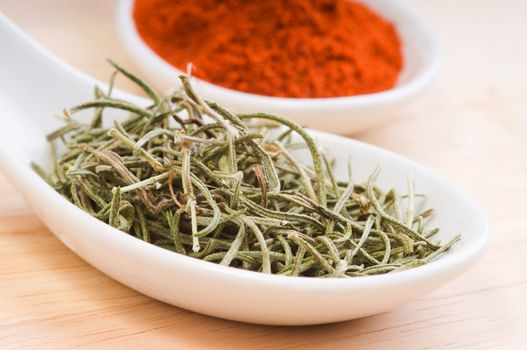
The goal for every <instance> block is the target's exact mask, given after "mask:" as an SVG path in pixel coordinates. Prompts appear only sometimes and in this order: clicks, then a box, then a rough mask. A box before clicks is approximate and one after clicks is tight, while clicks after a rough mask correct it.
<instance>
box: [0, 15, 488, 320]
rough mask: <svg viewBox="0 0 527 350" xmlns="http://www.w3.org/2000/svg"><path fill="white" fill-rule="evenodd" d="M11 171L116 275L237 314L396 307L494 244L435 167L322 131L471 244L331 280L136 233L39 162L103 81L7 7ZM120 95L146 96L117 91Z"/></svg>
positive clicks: (61, 234) (62, 228)
mask: <svg viewBox="0 0 527 350" xmlns="http://www.w3.org/2000/svg"><path fill="white" fill-rule="evenodd" d="M0 42H1V43H2V48H3V53H2V55H0V111H1V112H0V125H1V127H0V169H1V171H2V173H3V174H4V175H5V176H7V177H8V179H9V180H10V181H11V182H12V183H13V185H14V186H15V187H16V188H17V189H18V190H19V191H20V193H22V194H23V195H24V197H25V198H26V199H27V201H28V203H29V204H30V205H31V206H32V207H33V208H34V210H35V212H36V214H37V215H38V216H39V218H40V219H41V220H42V221H43V222H44V223H45V224H46V225H47V226H48V227H49V228H50V230H51V231H52V232H53V233H54V234H55V235H56V236H57V237H58V238H59V239H60V240H61V241H62V242H63V243H64V244H65V245H66V246H67V247H68V248H70V249H71V250H72V251H74V252H75V253H76V254H77V255H79V256H80V257H81V258H83V259H84V260H85V261H86V262H88V263H89V264H91V265H93V266H94V267H95V268H97V269H99V270H100V271H102V272H103V273H105V274H107V275H108V276H110V277H112V278H114V279H115V280H117V281H119V282H121V283H123V284H124V285H126V286H128V287H130V288H133V289H135V290H137V291H139V292H141V293H143V294H146V295H148V296H150V297H152V298H155V299H158V300H161V301H164V302H166V303H169V304H172V305H176V306H179V307H183V308H185V309H189V310H192V311H196V312H200V313H203V314H207V315H211V316H216V317H221V318H226V319H230V320H237V321H244V322H251V323H260V324H274V325H307V324H320V323H328V322H336V321H343V320H349V319H353V318H358V317H364V316H368V315H373V314H378V313H382V312H386V311H389V310H391V309H393V308H395V307H397V306H398V305H400V304H402V303H404V302H408V301H411V300H413V299H415V298H418V297H420V296H422V295H423V294H425V293H427V292H429V291H432V290H434V289H435V288H438V287H439V286H441V285H443V284H445V283H446V282H448V281H450V280H452V279H453V278H455V277H456V276H458V275H460V274H461V273H462V272H463V271H465V270H466V269H467V268H468V267H469V266H470V265H471V264H472V263H473V262H474V261H475V260H476V259H477V258H478V257H479V256H480V255H481V254H482V252H483V250H484V248H485V246H486V244H487V241H488V238H489V226H488V222H487V219H486V217H485V215H484V214H483V212H482V211H481V209H480V208H479V206H478V205H477V204H476V203H475V202H474V201H473V200H472V199H471V198H470V197H468V196H467V195H466V194H465V193H464V192H463V191H462V190H461V189H459V188H458V187H457V186H456V185H454V184H452V183H451V182H449V181H448V180H446V179H445V178H443V177H441V176H440V175H438V174H436V173H434V172H433V171H432V170H430V169H428V168H426V167H424V166H422V165H419V164H417V163H415V162H412V161H410V160H408V159H405V158H403V157H401V156H398V155H396V154H393V153H391V152H388V151H385V150H382V149H380V148H377V147H374V146H371V145H368V144H365V143H361V142H357V141H354V140H351V139H347V138H343V137H340V136H335V135H331V134H327V133H323V132H316V131H310V132H311V133H312V135H313V136H314V137H315V138H316V139H317V140H318V142H319V143H320V144H321V145H323V147H324V148H325V149H326V150H327V151H328V153H329V154H330V155H332V156H335V158H336V164H337V166H336V169H335V173H336V174H337V175H339V176H344V175H345V174H346V169H345V168H346V166H345V165H346V163H347V159H348V157H349V156H350V155H351V156H352V159H353V164H354V168H355V169H356V172H355V174H354V176H355V177H356V179H359V180H365V179H366V178H367V175H368V174H370V173H371V171H372V170H373V169H374V168H375V167H376V165H377V164H382V165H383V169H384V170H383V173H382V174H381V178H380V179H379V181H378V183H379V185H380V186H386V187H388V186H389V187H394V188H396V189H399V190H402V189H404V188H405V183H406V182H405V181H406V175H407V174H411V175H413V177H414V178H415V179H416V191H417V192H418V193H426V194H427V195H428V199H427V203H426V204H427V206H429V207H434V208H436V209H437V215H436V216H435V217H434V218H433V219H432V221H433V222H431V225H433V226H439V227H441V229H442V230H441V233H440V237H439V238H440V239H441V240H442V241H447V240H449V239H450V238H452V237H454V236H455V235H456V234H458V233H462V234H463V238H462V242H461V243H460V244H458V245H457V246H456V247H455V248H454V249H453V250H452V251H451V252H449V253H448V254H446V255H444V256H443V257H441V258H440V259H438V260H437V261H434V262H431V263H429V264H427V265H425V266H421V267H417V268H413V269H410V270H406V271H401V272H396V273H392V274H386V275H378V276H368V277H357V278H346V279H336V278H335V279H324V278H320V279H319V278H306V277H287V276H276V275H266V274H263V273H258V272H250V271H244V270H240V269H236V268H229V267H225V266H220V265H217V264H214V263H209V262H205V261H201V260H198V259H194V258H190V257H187V256H183V255H179V254H176V253H173V252H171V251H168V250H164V249H161V248H159V247H156V246H154V245H151V244H148V243H145V242H143V241H141V240H138V239H136V238H134V237H132V236H130V235H127V234H125V233H123V232H121V231H119V230H117V229H115V228H112V227H110V226H109V225H107V224H105V223H103V222H101V221H99V220H97V219H95V218H93V217H91V216H90V215H89V214H87V213H85V212H84V211H82V210H81V209H79V208H77V207H76V206H74V205H73V204H71V203H70V202H68V201H67V200H66V199H65V198H63V197H62V196H61V195H59V194H58V193H57V192H55V191H54V190H53V189H52V188H51V187H50V186H49V185H47V184H46V183H45V182H44V181H43V180H42V179H41V178H40V177H39V176H38V175H37V174H36V173H34V172H33V171H32V170H31V169H30V162H31V161H36V162H38V163H39V164H46V162H49V159H48V156H47V154H48V151H49V149H48V146H47V143H46V140H45V134H46V133H48V132H50V131H52V130H54V129H55V128H57V127H58V126H59V125H60V122H59V121H58V120H55V118H53V117H52V116H53V114H55V113H60V111H62V109H63V108H64V107H69V106H72V105H75V104H77V103H80V102H83V101H86V100H88V99H91V96H92V92H93V86H94V85H95V84H99V85H100V86H101V87H103V88H104V87H105V84H102V83H100V82H98V81H96V80H94V79H92V78H90V77H88V76H86V75H85V74H83V73H80V72H79V71H77V70H75V69H73V68H72V67H70V66H68V65H66V64H65V63H63V62H62V61H60V60H59V59H57V58H56V57H54V56H52V55H51V54H50V53H48V52H47V51H46V50H44V49H43V48H41V47H39V46H38V45H36V44H35V43H34V42H33V41H32V40H31V39H29V38H28V37H27V36H26V35H25V34H24V33H22V32H21V31H20V30H19V29H18V28H16V27H15V26H14V25H13V24H12V23H11V22H9V21H8V20H7V18H6V17H5V16H3V15H2V14H0ZM115 96H116V97H117V98H124V99H130V100H133V101H134V102H138V103H145V102H146V101H144V100H143V99H142V98H139V97H136V96H133V95H130V94H127V93H125V92H120V91H116V95H115Z"/></svg>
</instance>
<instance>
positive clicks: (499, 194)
mask: <svg viewBox="0 0 527 350" xmlns="http://www.w3.org/2000/svg"><path fill="white" fill-rule="evenodd" d="M405 3H407V5H408V6H411V7H413V8H415V10H416V11H417V12H418V13H419V14H420V15H421V16H422V17H423V18H424V19H425V20H426V21H427V22H428V23H429V24H430V26H431V27H432V29H433V30H434V31H435V32H436V33H437V36H438V38H439V40H440V42H441V45H442V48H443V53H444V55H443V66H442V70H441V72H440V74H439V77H438V78H437V79H436V80H435V82H434V84H433V85H432V86H431V87H430V88H429V89H428V90H427V91H426V93H425V94H423V95H422V96H421V97H420V98H419V99H418V100H416V101H415V103H414V104H413V105H412V106H411V107H410V109H408V110H407V111H405V112H398V111H394V114H396V117H397V118H396V119H394V121H393V122H391V123H389V124H386V125H384V126H382V127H378V128H376V129H374V130H370V131H368V132H365V133H362V134H360V135H354V136H355V137H357V138H359V139H361V140H364V141H366V142H370V143H373V144H376V145H379V146H381V147H385V148H388V149H390V150H392V151H395V152H398V153H401V154H403V155H405V156H407V157H410V158H412V159H415V160H417V161H419V162H422V163H424V164H426V165H428V166H430V167H432V168H434V169H436V170H437V171H439V172H441V173H443V174H445V175H446V176H448V177H449V178H451V179H452V180H453V181H455V182H457V183H458V184H460V185H461V186H462V187H464V188H465V189H466V190H467V191H468V192H469V193H471V194H472V195H473V196H474V197H475V198H476V199H477V200H478V201H479V202H480V203H481V205H482V206H483V208H484V209H485V210H486V211H487V213H488V215H489V217H490V220H491V224H492V233H493V237H492V240H491V244H490V247H489V249H488V251H487V253H486V255H485V256H484V257H483V258H482V259H481V260H480V261H479V262H478V263H477V264H476V265H475V266H474V268H472V269H471V270H470V271H469V272H467V273H466V274H464V275H463V276H462V277H460V278H459V279H457V280H456V281H454V282H452V283H450V284H449V285H447V286H445V287H443V288H441V289H440V290H438V291H436V292H433V293H432V294H430V295H428V296H426V297H423V298H421V299H419V300H416V301H414V302H412V303H409V304H407V305H404V306H401V307H400V308H398V309H397V310H394V311H393V312H390V313H386V314H382V315H378V316H374V317H369V318H365V319H360V320H355V321H349V322H343V323H338V324H331V325H323V326H312V327H297V328H295V327H267V326H256V325H248V324H242V323H236V322H230V321H224V320H220V319H215V318H211V317H207V316H202V315H199V314H196V313H193V312H189V311H186V310H183V309H179V308H176V307H172V306H169V305H166V304H163V303H161V302H158V301H155V300H152V299H150V298H148V297H146V296H143V295H141V294H139V293H137V292H135V291H133V290H131V289H129V288H127V287H125V286H123V285H121V284H119V283H118V282H115V281H113V280H111V279H110V278H108V277H107V276H105V275H103V274H102V273H100V272H99V271H97V270H96V269H94V268H93V267H91V266H90V265H88V264H87V263H85V262H84V261H82V260H81V259H80V258H79V257H77V256H76V255H75V254H74V253H72V252H71V251H69V250H68V249H67V248H66V247H65V246H63V245H62V244H61V243H60V242H59V241H58V240H57V239H56V238H55V237H54V236H53V235H52V234H51V232H50V231H49V230H48V229H47V228H46V227H44V226H43V224H42V223H41V222H40V221H39V220H38V219H37V218H36V216H35V214H34V213H33V211H32V210H31V208H29V207H28V205H27V204H26V203H25V202H24V200H23V199H22V198H21V197H20V195H19V194H17V192H16V191H15V190H14V189H13V188H12V187H11V186H10V184H9V183H7V181H6V180H5V179H4V178H2V177H0V349H25V348H31V349H48V348H52V349H55V348H56V349H71V348H74V347H75V348H76V347H80V348H98V349H99V348H103V349H104V348H118V349H122V348H127V347H128V348H145V349H209V348H210V349H238V348H241V349H291V348H314V349H334V348H337V349H342V348H350V349H351V348H354V349H359V348H360V349H368V348H371V349H381V348H382V349H458V348H471V349H490V348H492V349H501V348H503V349H526V348H527V298H526V297H527V271H526V269H527V264H526V263H525V258H526V246H527V232H526V231H527V229H526V227H527V217H526V214H527V210H526V208H527V204H526V202H527V140H526V139H527V137H526V136H527V103H526V101H527V83H526V80H527V39H526V35H527V2H524V1H508V2H503V1H498V0H495V1H491V0H477V1H476V0H473V1H469V0H465V1H455V0H448V1H446V0H443V1H422V0H421V1H419V0H406V1H405ZM114 7H115V4H114V2H113V1H105V0H98V1H94V0H77V1H71V0H70V1H67V0H46V1H15V0H0V10H1V11H4V12H5V13H6V14H7V15H8V16H9V17H11V18H12V19H13V20H14V21H15V22H17V23H18V24H19V25H20V26H21V27H22V28H23V29H24V30H26V31H27V32H29V33H30V34H31V35H32V36H33V37H34V38H35V39H36V40H37V41H38V42H40V43H42V44H43V45H44V46H46V47H47V48H49V49H50V50H51V51H52V52H54V53H56V54H57V55H58V56H60V57H62V58H63V59H64V60H66V61H68V62H69V63H71V64H72V65H74V66H76V67H78V68H80V69H81V70H84V71H85V72H87V73H89V74H92V75H94V76H95V77H97V78H99V79H103V80H105V79H107V77H108V75H109V73H110V69H109V67H108V66H107V65H106V64H105V62H104V60H103V58H104V57H113V58H114V59H115V60H117V61H118V62H122V63H123V64H125V65H128V66H132V64H131V62H130V59H129V57H127V55H126V53H125V52H124V50H123V49H122V47H121V45H120V42H119V40H118V37H117V33H116V29H115V26H114V13H113V12H114ZM0 54H1V43H0ZM121 87H124V88H130V86H127V85H124V86H123V85H121Z"/></svg>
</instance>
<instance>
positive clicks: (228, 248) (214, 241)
mask: <svg viewBox="0 0 527 350" xmlns="http://www.w3.org/2000/svg"><path fill="white" fill-rule="evenodd" d="M109 62H110V64H111V65H112V66H113V67H114V68H115V72H114V74H113V75H112V78H111V86H113V80H114V79H115V75H116V74H122V75H124V76H125V77H127V78H128V79H130V80H131V81H132V82H134V83H136V84H137V85H138V86H139V87H140V88H142V89H143V90H144V91H145V92H146V94H147V95H148V96H149V97H150V99H151V104H150V106H149V107H146V108H145V107H141V106H137V105H135V104H133V103H131V102H128V101H121V100H117V99H114V98H112V97H110V95H111V89H110V91H108V93H104V92H102V91H101V89H99V88H95V96H94V99H93V100H92V101H89V102H86V103H83V104H80V105H77V106H74V107H71V108H69V109H65V114H66V116H67V118H65V125H64V126H63V127H61V128H60V129H58V130H56V131H54V132H52V133H51V134H49V135H48V140H49V142H50V143H52V149H53V150H56V149H57V148H56V147H55V144H56V143H58V142H62V143H64V146H65V147H63V148H61V149H64V151H63V152H62V153H61V154H59V155H58V156H56V157H54V158H53V159H54V160H53V169H52V171H51V172H50V173H49V174H48V173H47V172H46V171H44V170H43V169H42V168H40V167H38V166H36V165H34V169H36V170H37V172H38V173H39V174H40V175H41V176H42V177H43V178H44V179H45V180H46V181H47V182H48V183H50V185H51V186H53V188H54V189H56V190H57V191H58V192H60V193H61V194H62V195H63V196H64V197H66V198H67V199H68V200H70V201H71V202H72V203H73V204H75V205H76V206H78V207H80V208H81V209H83V210H85V211H86V212H87V213H89V214H90V215H93V216H94V217H96V218H98V219H99V220H102V221H104V222H106V223H108V224H109V225H111V226H113V227H115V228H117V229H119V230H121V231H124V232H125V233H127V234H131V235H134V236H135V237H137V238H138V239H141V240H144V241H146V242H149V243H152V244H155V245H157V246H159V247H162V248H164V249H168V250H172V251H174V252H177V253H179V254H185V255H188V256H191V257H194V258H198V259H203V260H205V261H211V262H215V263H219V264H221V265H225V266H232V267H236V268H240V269H246V270H251V271H261V272H263V273H273V274H280V275H287V276H309V277H354V276H366V275H373V274H381V273H391V272H393V271H400V270H404V269H408V268H412V267H416V266H420V265H422V264H425V263H428V262H430V261H433V260H435V259H437V258H438V257H439V256H440V255H441V254H444V253H446V252H447V251H448V250H449V249H451V248H452V246H454V245H455V244H456V243H457V242H458V241H459V239H460V236H456V237H455V238H454V239H452V240H451V241H450V242H449V243H447V244H446V245H441V244H439V243H438V242H436V241H434V242H432V241H431V239H432V237H433V236H434V235H436V234H437V233H438V231H439V229H437V228H427V227H426V226H427V219H428V218H429V217H430V216H431V215H432V214H433V211H432V210H431V209H429V210H426V211H423V212H422V213H421V214H419V213H416V212H415V211H414V210H415V209H414V201H415V198H417V197H418V196H421V195H420V194H415V193H414V180H413V179H411V178H409V180H408V194H407V195H405V196H401V195H400V194H399V193H397V192H396V191H395V190H393V189H392V190H389V191H386V192H383V191H381V190H380V189H379V188H377V187H376V186H375V181H376V179H377V177H378V176H379V172H380V169H379V168H378V169H376V170H375V172H374V173H373V175H372V176H371V177H370V179H369V180H368V181H367V182H366V183H365V184H360V183H356V182H352V179H351V167H350V170H349V173H350V175H349V179H348V181H337V180H336V179H335V177H334V176H333V173H332V169H331V167H332V166H331V161H330V160H329V159H328V157H327V156H326V155H325V154H324V153H323V152H322V150H321V149H320V147H319V146H318V145H316V143H315V141H314V140H313V138H312V137H311V136H310V134H309V133H308V132H306V131H305V130H304V128H302V127H301V126H300V125H298V124H297V123H295V122H294V121H292V120H289V119H287V118H284V117H280V116H276V115H271V114H266V113H255V114H235V113H233V112H231V111H229V110H227V109H225V108H223V107H221V106H219V105H218V104H216V103H214V102H210V101H206V100H203V99H202V98H200V97H199V95H198V94H197V93H196V92H195V91H194V90H193V89H192V86H191V84H190V82H189V79H188V78H187V77H182V78H181V82H182V85H183V87H182V89H180V90H174V91H171V92H169V93H168V94H167V95H165V96H160V95H158V94H157V92H155V90H154V89H153V88H152V87H151V85H150V84H148V83H146V82H145V81H143V80H142V79H141V78H139V77H137V76H136V75H134V74H133V73H131V72H129V71H128V70H126V69H124V68H122V67H120V66H119V65H117V64H116V63H114V62H113V61H109ZM106 108H112V109H117V110H120V111H121V113H122V114H123V117H124V119H120V120H122V121H121V122H117V121H115V122H113V123H112V124H111V125H109V126H105V123H104V120H103V119H104V118H103V115H104V114H103V112H104V110H105V109H106ZM86 109H90V110H93V117H92V118H91V120H90V121H88V122H81V121H79V120H75V119H74V118H73V115H74V114H75V113H77V112H79V111H81V110H86ZM261 120H265V122H266V124H265V125H263V123H260V122H259V121H261ZM277 127H279V128H281V129H279V130H278V132H274V131H273V132H268V131H269V129H270V128H271V129H272V128H277ZM295 134H296V135H297V136H298V137H297V138H295V137H293V135H295ZM273 135H276V136H273ZM298 149H306V150H307V151H309V154H310V155H311V161H310V162H309V163H307V164H306V163H302V162H301V161H300V160H299V159H298V158H297V157H296V156H295V152H296V150H298ZM54 152H55V151H54ZM401 202H404V205H405V208H406V209H405V210H403V204H402V203H401ZM403 212H404V215H403Z"/></svg>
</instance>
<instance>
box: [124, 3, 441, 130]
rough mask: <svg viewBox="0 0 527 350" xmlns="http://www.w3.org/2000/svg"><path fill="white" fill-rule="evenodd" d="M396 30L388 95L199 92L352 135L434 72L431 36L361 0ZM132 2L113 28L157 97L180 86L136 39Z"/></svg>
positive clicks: (406, 17) (396, 10)
mask: <svg viewBox="0 0 527 350" xmlns="http://www.w3.org/2000/svg"><path fill="white" fill-rule="evenodd" d="M361 2H363V3H366V4H368V5H369V6H370V7H371V8H373V9H374V10H375V11H377V12H378V13H380V14H381V15H382V16H384V17H385V18H387V19H388V20H390V21H391V22H392V23H394V24H395V26H396V28H397V30H398V32H399V35H400V36H401V38H402V42H403V56H404V60H405V66H404V69H403V71H402V73H401V75H400V77H399V81H398V83H397V85H396V86H395V87H394V88H392V89H390V90H387V91H384V92H379V93H374V94H367V95H358V96H351V97H334V98H311V99H309V98H280V97H269V96H262V95H255V94H249V93H244V92H239V91H236V90H232V89H226V88H223V87H220V86H218V85H213V84H210V83H208V82H205V81H202V80H197V82H196V83H195V87H196V89H197V90H198V92H199V93H200V94H201V95H203V96H205V97H207V98H209V99H214V100H215V101H217V102H218V103H220V104H222V105H224V106H226V107H228V108H230V109H232V110H234V111H236V112H254V111H266V112H270V113H275V114H280V115H285V116H288V117H290V118H292V119H295V120H296V121H298V122H300V123H301V124H303V125H307V126H309V127H311V128H315V129H319V130H324V131H330V132H334V133H338V134H349V133H356V132H360V131H362V130H365V129H368V128H370V127H373V126H375V125H378V124H379V123H382V122H384V121H386V120H388V119H390V118H392V117H393V115H394V114H395V113H394V110H397V109H399V108H400V107H402V106H403V105H404V104H405V103H406V102H408V101H409V100H410V99H411V98H412V97H414V96H415V95H416V94H417V93H418V92H419V91H421V90H422V89H423V88H424V87H425V86H426V85H427V84H428V83H429V82H430V80H431V79H432V78H433V76H434V75H435V74H436V72H437V70H438V67H439V47H438V45H437V43H436V40H435V39H434V37H433V35H432V34H431V32H430V30H429V29H428V28H427V27H426V25H425V24H424V23H422V22H421V21H420V20H419V19H418V18H417V17H416V16H415V15H414V14H413V13H412V12H411V11H409V10H408V9H406V8H405V7H404V6H402V5H401V4H400V3H399V2H398V1H396V0H361ZM132 7H133V0H121V1H120V3H119V6H118V10H117V23H118V27H119V32H120V34H121V38H122V41H123V43H124V47H125V48H126V49H127V50H128V52H129V53H130V55H131V57H132V58H133V60H134V61H135V63H136V64H137V66H138V67H139V68H140V69H141V70H142V71H143V73H144V76H145V77H146V78H147V79H149V80H150V81H152V82H153V83H154V84H155V85H156V86H157V87H158V88H159V89H160V90H161V91H165V90H166V89H167V88H168V87H170V86H175V85H177V84H179V81H178V76H179V75H180V74H182V72H181V71H179V70H178V69H176V68H175V67H173V66H172V65H170V64H169V63H167V62H166V61H164V60H163V59H162V58H161V57H160V56H158V55H157V54H156V53H155V52H154V51H152V50H151V49H150V48H149V47H148V46H147V45H146V44H145V42H144V41H143V40H142V39H141V38H140V36H139V34H138V33H137V30H136V28H135V25H134V23H133V19H132Z"/></svg>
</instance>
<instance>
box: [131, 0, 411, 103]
mask: <svg viewBox="0 0 527 350" xmlns="http://www.w3.org/2000/svg"><path fill="white" fill-rule="evenodd" d="M133 17H134V21H135V25H136V27H137V30H138V32H139V34H140V36H141V37H142V38H143V40H144V41H145V42H146V43H147V44H148V46H150V47H151V48H152V49H153V50H154V51H155V52H156V53H157V54H158V55H159V56H161V57H162V58H163V59H165V60H166V61H168V62H169V63H171V64H172V65H174V66H176V67H177V68H179V69H181V70H185V67H186V66H187V64H188V63H192V65H193V67H194V69H193V71H192V73H193V74H194V75H195V76H196V77H198V78H201V79H204V80H206V81H209V82H211V83H214V84H217V85H221V86H223V87H227V88H231V89H236V90H240V91H245V92H250V93H254V94H261V95H269V96H282V97H335V96H350V95H358V94H368V93H373V92H378V91H383V90H386V89H389V88H391V87H393V86H394V84H395V82H396V80H397V76H398V73H399V71H400V70H401V68H402V65H403V58H402V55H401V47H400V46H401V45H400V40H399V38H398V35H397V33H396V30H395V28H394V27H393V25H392V24H390V23H389V22H387V21H386V20H384V19H383V18H381V17H380V16H379V15H378V14H376V13H375V12H373V11H372V10H370V9H369V8H368V7H367V6H365V5H363V4H361V3H358V2H355V1H349V0H313V1H310V0H261V1H244V0H199V1H185V0H136V1H135V5H134V10H133Z"/></svg>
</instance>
